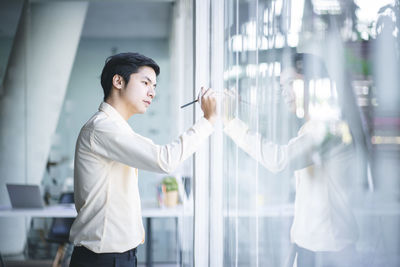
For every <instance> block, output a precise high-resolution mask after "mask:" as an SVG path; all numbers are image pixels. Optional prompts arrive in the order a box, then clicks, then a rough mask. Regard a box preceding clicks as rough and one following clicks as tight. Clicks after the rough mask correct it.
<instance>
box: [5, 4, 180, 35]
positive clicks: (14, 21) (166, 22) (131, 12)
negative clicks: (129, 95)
mask: <svg viewBox="0 0 400 267" xmlns="http://www.w3.org/2000/svg"><path fill="white" fill-rule="evenodd" d="M36 2H37V1H36ZM42 2H44V1H42ZM22 3H23V1H14V0H8V1H4V0H2V1H0V37H12V36H14V34H15V31H16V28H17V25H18V20H19V16H20V13H21V9H22ZM172 5H173V1H171V0H158V1H156V0H151V1H139V0H135V1H106V0H97V1H90V2H89V8H88V11H87V16H86V20H85V24H84V26H83V30H82V37H84V38H168V36H169V33H170V26H171V17H172V16H171V13H172Z"/></svg>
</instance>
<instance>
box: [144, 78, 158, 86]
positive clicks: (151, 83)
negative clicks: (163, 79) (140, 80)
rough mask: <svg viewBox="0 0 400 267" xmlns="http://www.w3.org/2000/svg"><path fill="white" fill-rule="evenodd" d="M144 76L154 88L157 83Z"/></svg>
mask: <svg viewBox="0 0 400 267" xmlns="http://www.w3.org/2000/svg"><path fill="white" fill-rule="evenodd" d="M144 78H145V79H146V80H147V81H149V82H150V83H151V84H152V85H153V86H154V88H156V86H157V84H156V83H154V82H153V81H152V80H151V79H150V78H149V77H147V76H144Z"/></svg>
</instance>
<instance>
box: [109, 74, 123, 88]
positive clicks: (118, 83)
mask: <svg viewBox="0 0 400 267" xmlns="http://www.w3.org/2000/svg"><path fill="white" fill-rule="evenodd" d="M112 85H113V86H114V87H115V88H117V89H122V88H124V86H125V82H124V78H122V76H121V75H119V74H115V75H114V76H113V78H112Z"/></svg>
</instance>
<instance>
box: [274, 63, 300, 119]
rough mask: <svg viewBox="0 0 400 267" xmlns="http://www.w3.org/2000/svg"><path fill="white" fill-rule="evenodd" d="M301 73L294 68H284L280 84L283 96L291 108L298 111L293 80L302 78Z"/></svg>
mask: <svg viewBox="0 0 400 267" xmlns="http://www.w3.org/2000/svg"><path fill="white" fill-rule="evenodd" d="M301 78H302V77H301V75H299V74H298V73H296V72H295V70H294V69H293V68H289V69H284V70H282V72H281V75H280V78H279V84H280V86H281V90H282V97H283V99H284V101H285V103H286V104H287V105H288V107H289V109H290V110H291V111H293V112H296V93H295V91H294V89H293V82H294V81H295V80H299V79H301Z"/></svg>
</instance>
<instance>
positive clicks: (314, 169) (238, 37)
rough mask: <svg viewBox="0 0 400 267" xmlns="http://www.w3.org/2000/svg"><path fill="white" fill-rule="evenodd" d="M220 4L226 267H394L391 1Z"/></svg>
mask: <svg viewBox="0 0 400 267" xmlns="http://www.w3.org/2000/svg"><path fill="white" fill-rule="evenodd" d="M377 2H378V1H376V2H374V3H372V2H371V1H363V0H354V1H340V0H332V1H322V0H321V1H320V0H296V1H294V0H293V1H291V0H243V1H242V0H226V1H225V43H224V50H225V51H224V61H225V63H224V87H225V92H226V97H225V99H226V100H225V101H224V114H223V116H224V122H225V128H224V129H225V134H226V135H225V136H226V137H225V138H224V144H223V146H224V155H226V158H225V160H224V166H223V168H224V178H223V179H224V196H223V198H224V266H295V265H294V264H297V266H299V267H301V266H307V267H310V266H398V265H399V264H400V259H399V256H398V251H399V250H400V241H399V240H400V239H399V238H398V237H399V226H400V225H399V215H400V213H399V210H400V209H399V208H400V205H399V201H400V198H399V196H400V186H399V179H398V173H399V167H398V163H399V156H400V153H399V152H400V141H399V138H400V135H399V133H400V124H399V120H400V118H399V117H400V108H399V107H398V103H400V102H399V100H400V96H399V84H400V83H399V81H398V79H399V78H398V77H399V76H398V71H399V36H398V31H399V25H398V24H399V19H400V17H399V16H400V9H399V3H398V1H394V0H387V1H379V3H377Z"/></svg>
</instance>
